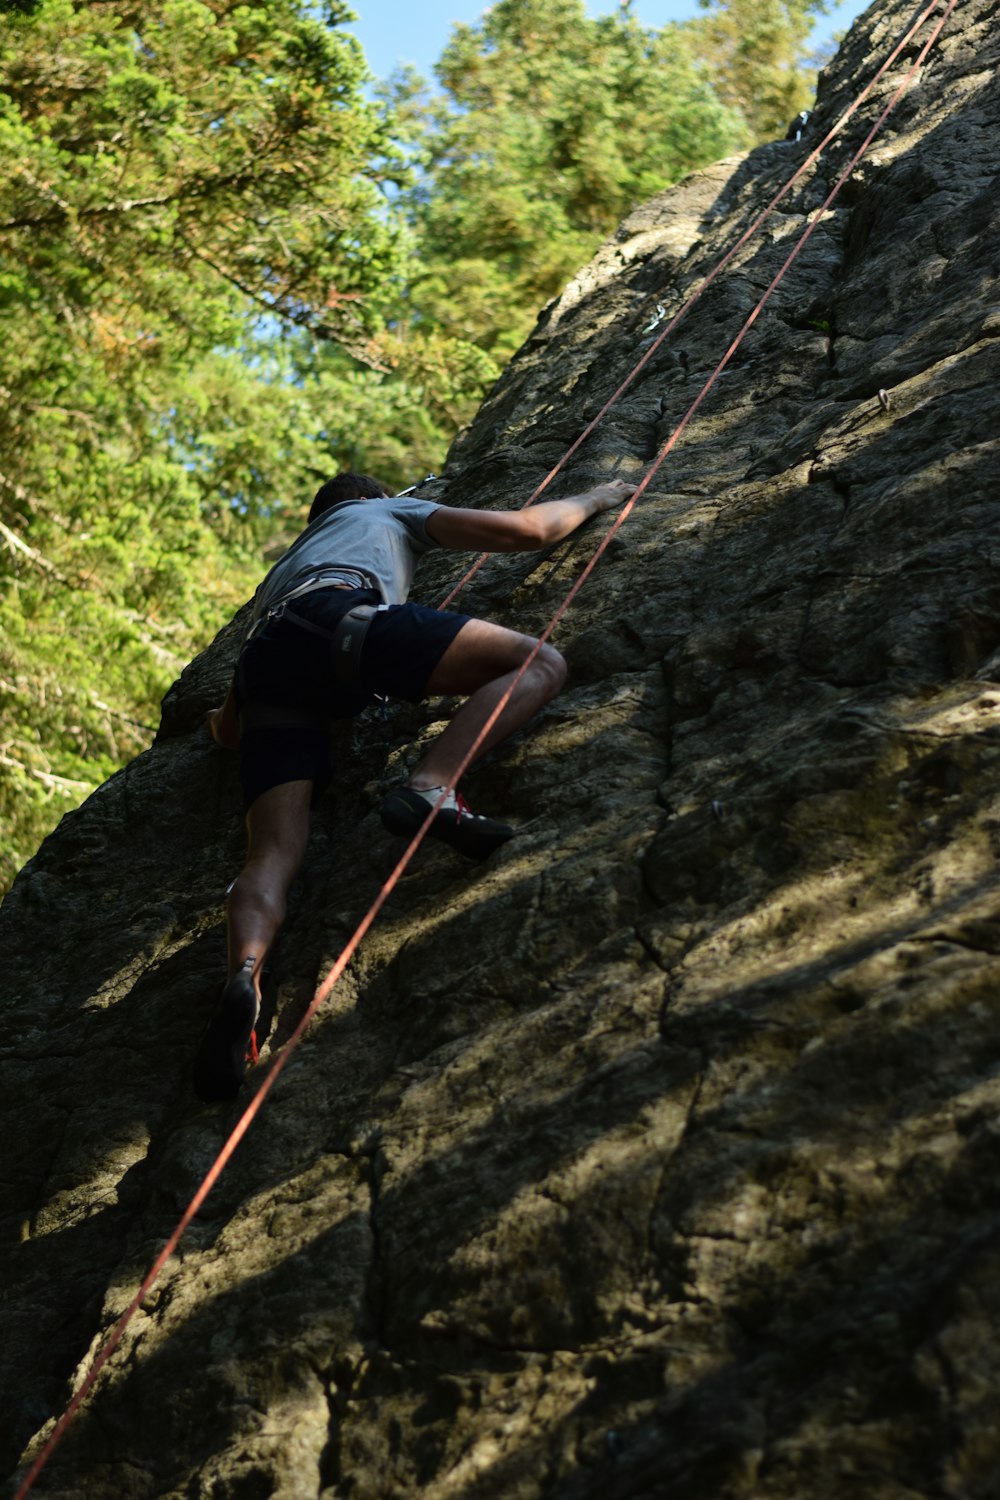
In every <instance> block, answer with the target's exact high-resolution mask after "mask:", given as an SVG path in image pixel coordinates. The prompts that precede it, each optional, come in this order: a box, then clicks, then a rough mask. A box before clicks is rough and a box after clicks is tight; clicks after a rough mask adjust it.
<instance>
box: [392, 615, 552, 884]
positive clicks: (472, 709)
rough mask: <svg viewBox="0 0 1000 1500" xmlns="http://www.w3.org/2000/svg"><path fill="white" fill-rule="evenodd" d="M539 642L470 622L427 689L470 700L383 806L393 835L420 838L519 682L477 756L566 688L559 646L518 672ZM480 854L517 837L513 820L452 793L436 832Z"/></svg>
mask: <svg viewBox="0 0 1000 1500" xmlns="http://www.w3.org/2000/svg"><path fill="white" fill-rule="evenodd" d="M535 646H536V642H535V641H534V640H533V639H532V638H531V636H526V635H520V634H519V633H518V632H517V631H514V630H506V629H505V628H504V627H503V626H501V625H492V624H489V623H487V622H486V621H484V620H472V619H470V620H467V621H466V622H465V623H464V625H463V626H462V628H461V630H460V631H459V633H458V634H457V635H456V636H455V638H454V640H453V641H452V642H451V644H450V645H449V646H448V648H447V650H446V651H445V652H444V654H443V655H442V656H441V658H440V660H439V662H438V663H437V666H436V667H435V668H434V671H433V672H432V673H431V675H430V677H429V679H428V681H427V685H426V692H427V694H428V695H429V696H431V695H436V694H450V693H466V694H469V697H468V698H467V700H466V702H465V703H464V704H463V705H462V707H461V708H460V709H459V710H458V712H457V713H456V714H455V716H454V718H453V719H452V720H451V722H450V723H449V724H448V726H447V728H446V729H445V730H444V731H443V732H442V734H441V735H440V736H439V737H438V739H437V740H436V741H435V742H434V744H433V745H432V746H431V748H430V750H429V751H428V753H427V754H426V755H425V756H424V758H423V760H422V761H421V762H420V764H419V765H418V766H417V767H416V769H415V770H414V771H413V773H412V775H411V776H410V778H409V781H408V783H407V785H406V786H403V787H399V788H397V790H396V791H395V792H393V793H391V794H390V796H389V797H388V798H387V799H386V801H385V803H384V804H383V807H382V820H383V822H384V823H385V825H386V827H387V828H389V829H390V831H391V832H393V833H399V834H403V835H404V836H405V835H409V836H411V837H412V835H413V834H414V833H415V832H416V831H417V829H418V828H419V827H420V826H421V824H422V823H423V822H424V820H425V818H426V817H427V813H428V811H429V809H430V808H431V807H432V806H433V805H434V804H435V802H436V801H437V800H438V798H439V797H440V794H441V791H442V789H443V788H444V787H446V786H452V787H454V784H455V781H456V779H457V777H458V773H459V767H460V766H461V765H462V763H463V761H464V760H465V758H466V756H468V755H469V752H470V751H471V750H472V748H473V746H474V745H475V744H476V740H477V738H478V737H479V735H480V734H481V733H482V730H483V727H484V725H485V724H486V723H487V722H488V720H489V718H490V716H491V714H492V713H493V712H494V710H495V708H496V707H497V705H498V703H499V702H500V700H501V699H502V698H503V697H504V695H505V694H506V693H507V691H508V690H509V689H510V688H511V687H513V692H512V693H511V696H510V698H509V700H508V702H507V703H506V704H505V705H504V708H503V710H502V712H501V713H500V715H499V717H498V718H497V720H496V723H494V724H493V725H492V726H491V727H490V729H489V731H488V732H487V734H486V735H485V737H484V738H483V741H482V743H481V744H480V745H478V746H476V749H475V753H474V754H473V757H472V759H473V760H478V758H479V757H480V755H482V754H483V753H484V751H486V750H488V749H490V747H491V746H493V745H496V744H499V743H500V742H501V741H502V740H505V739H506V738H507V736H508V735H510V734H513V733H514V731H515V730H516V729H519V728H520V727H521V726H522V725H523V724H525V723H526V722H527V721H528V720H529V719H530V718H531V717H532V715H534V714H536V713H537V712H538V710H539V709H540V708H543V707H544V705H545V704H546V703H548V702H549V700H550V699H551V698H554V697H555V695H556V693H558V691H559V689H560V688H561V687H562V684H563V682H564V680H565V677H566V663H565V662H564V660H563V658H562V656H561V655H560V654H559V652H558V651H556V650H555V649H554V648H553V647H551V646H549V645H543V646H542V647H541V648H540V649H539V651H538V654H537V655H536V656H535V658H534V660H533V661H531V662H530V665H529V666H528V667H527V669H526V670H525V672H524V673H523V675H522V676H521V677H520V678H518V673H519V672H520V670H521V668H522V667H523V666H524V664H525V662H527V661H528V660H529V658H530V657H531V654H532V651H533V650H534V648H535ZM428 833H429V834H430V836H431V837H433V838H440V839H443V840H445V841H446V842H447V843H449V844H451V845H452V846H453V847H454V848H456V849H458V850H459V851H460V852H461V853H463V854H466V855H468V856H469V857H470V858H472V859H485V858H487V856H488V855H490V854H491V853H492V852H493V850H494V849H496V848H498V847H499V845H500V844H502V843H505V842H506V840H507V839H509V838H510V837H511V836H512V835H513V829H512V828H510V827H508V825H507V824H506V823H500V822H497V821H496V820H495V819H492V818H486V817H482V816H478V815H476V814H475V813H473V812H472V811H471V810H470V809H469V808H468V807H467V806H466V804H465V802H464V801H463V799H462V798H461V796H460V795H458V794H457V793H455V792H454V791H453V792H452V793H451V794H450V795H449V796H448V797H447V798H446V800H445V801H444V802H443V803H442V805H441V807H440V808H439V809H438V812H437V814H436V816H435V818H434V821H433V823H432V824H431V826H430V827H429V829H428Z"/></svg>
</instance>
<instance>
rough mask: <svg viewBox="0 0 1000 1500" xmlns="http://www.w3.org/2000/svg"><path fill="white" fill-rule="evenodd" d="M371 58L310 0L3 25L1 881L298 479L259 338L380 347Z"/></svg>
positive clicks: (107, 0)
mask: <svg viewBox="0 0 1000 1500" xmlns="http://www.w3.org/2000/svg"><path fill="white" fill-rule="evenodd" d="M349 16H350V13H349V12H348V11H347V10H346V9H344V8H343V7H340V6H338V5H332V6H327V21H330V22H340V21H343V20H345V19H348V18H349ZM365 76H366V73H365V65H364V61H363V58H362V57H361V55H360V52H359V49H358V48H357V46H356V44H355V43H354V42H353V41H352V39H351V38H349V37H346V36H344V35H343V34H342V33H340V32H338V31H337V30H336V29H334V27H333V26H332V25H329V24H327V23H326V21H324V20H323V19H322V18H320V17H317V16H316V15H314V14H312V13H311V11H310V7H308V6H307V5H306V4H304V3H300V0H266V3H265V0H248V3H243V4H238V5H232V4H230V3H228V0H167V3H164V4H153V3H151V0H104V3H102V4H100V5H90V4H82V3H74V0H42V3H41V4H40V5H38V6H37V7H35V8H34V13H33V14H32V15H30V16H23V15H17V16H14V15H8V16H7V17H5V18H0V167H2V172H0V266H2V270H0V311H2V315H3V319H4V328H5V338H4V341H3V343H2V345H0V397H2V404H0V455H2V458H0V630H2V642H3V644H2V647H0V724H2V730H0V819H2V826H3V830H4V838H3V843H2V846H0V880H2V879H4V877H8V878H9V875H10V874H11V873H12V872H13V870H14V869H16V867H17V866H18V864H19V863H20V862H21V861H22V860H23V859H24V858H25V857H26V856H27V855H28V854H30V852H31V850H32V847H33V845H34V844H35V843H36V842H37V839H38V836H39V834H40V832H41V831H42V830H43V828H44V827H46V826H49V825H50V823H51V820H52V819H53V816H54V815H55V814H57V813H58V812H59V811H61V810H62V809H64V808H65V806H67V805H69V804H71V803H73V802H75V801H77V800H79V796H80V794H81V791H83V790H88V789H89V788H90V787H91V786H93V785H94V784H96V783H97V782H99V781H100V780H102V779H103V778H104V777H105V776H106V774H107V773H108V771H109V770H110V769H113V768H114V766H116V765H117V764H120V763H121V761H122V759H123V758H127V757H128V756H129V755H131V754H133V753H135V751H136V750H138V749H139V748H141V747H142V746H143V745H144V744H146V743H148V739H149V732H150V728H151V727H152V726H154V725H155V723H156V720H157V717H158V713H157V702H158V699H159V697H160V696H161V695H162V692H163V691H164V689H165V688H166V686H167V685H168V684H169V682H170V681H171V679H172V677H173V676H175V675H176V672H177V670H178V669H179V667H180V666H182V665H183V663H184V661H186V660H187V659H188V658H189V656H190V654H191V652H192V651H193V650H194V649H196V648H197V647H198V646H200V645H202V644H203V643H204V642H205V640H206V638H208V637H209V636H210V635H211V634H212V633H213V632H214V630H215V629H216V628H218V626H219V625H220V624H221V623H222V622H223V620H224V619H225V618H226V617H227V615H228V614H229V613H231V611H232V609H233V607H234V606H235V605H236V604H237V603H239V602H240V601H241V600H242V599H243V598H245V597H246V595H247V593H249V592H250V591H251V589H252V587H253V586H254V584H255V582H256V581H257V577H258V576H259V561H258V560H257V559H258V558H259V551H258V548H259V544H260V542H261V540H262V539H263V537H264V536H265V535H266V534H267V533H269V532H270V531H271V530H273V528H274V526H275V525H276V524H278V519H279V517H280V512H281V509H282V507H283V506H284V505H286V504H288V503H289V501H291V502H292V503H293V504H294V507H295V513H296V515H298V514H299V512H300V509H301V505H302V503H303V495H305V497H306V503H308V495H309V493H311V490H312V489H314V488H315V475H314V474H313V473H311V472H310V468H309V466H310V464H313V463H315V454H314V453H313V452H311V451H310V450H309V446H308V444H309V438H310V437H313V438H315V437H316V436H317V434H318V433H319V432H321V430H322V420H321V418H320V415H319V414H318V413H317V411H316V410H315V408H313V407H310V406H309V403H308V399H307V393H306V392H305V391H304V390H302V389H300V388H297V387H296V386H295V385H293V384H291V383H289V381H288V380H287V378H286V373H287V372H286V371H284V370H283V369H282V365H281V359H280V358H277V357H275V356H274V355H272V354H269V353H268V352H267V350H266V349H262V340H261V337H260V334H261V330H262V329H263V328H267V329H268V330H269V333H270V337H271V339H272V341H273V340H274V339H275V338H276V337H277V331H278V330H279V329H280V328H281V327H282V326H284V327H291V328H293V329H301V330H304V331H306V332H307V334H308V336H309V338H310V339H311V340H313V341H315V342H317V343H322V342H324V341H325V342H328V343H332V344H334V345H336V347H338V348H346V349H350V350H351V351H352V352H353V353H354V355H355V356H357V357H358V358H360V359H362V360H364V359H368V360H370V359H371V358H372V357H373V356H372V355H371V353H370V350H371V347H372V340H373V337H374V336H375V334H376V333H377V332H378V330H379V329H380V328H381V326H382V324H383V320H384V310H385V306H386V305H387V301H388V300H389V298H390V297H391V295H393V293H392V291H391V289H392V287H393V286H394V278H395V277H396V276H397V274H398V272H399V269H400V266H401V263H402V256H403V231H402V229H401V228H400V227H397V226H396V225H395V224H394V223H393V221H392V218H391V216H390V215H388V214H387V213H386V212H385V208H384V200H383V188H384V185H385V183H386V182H387V181H389V180H400V179H401V178H402V177H403V175H404V172H403V166H402V162H401V158H400V156H399V154H398V152H397V150H396V148H395V146H394V145H393V143H392V141H391V139H390V136H389V133H388V129H387V125H386V121H385V118H384V112H383V111H381V110H379V109H377V108H376V107H374V106H373V105H371V104H369V103H367V102H366V101H365V100H364V98H363V97H362V93H361V85H362V82H363V80H364V78H365ZM264 342H265V343H266V340H265V341H264ZM278 347H279V351H280V342H279V346H278ZM285 363H286V365H287V360H286V361H285Z"/></svg>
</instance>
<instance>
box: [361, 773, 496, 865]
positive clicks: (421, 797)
mask: <svg viewBox="0 0 1000 1500" xmlns="http://www.w3.org/2000/svg"><path fill="white" fill-rule="evenodd" d="M443 790H444V788H443V787H440V786H432V787H428V788H426V789H425V790H424V791H419V792H418V791H416V790H415V789H414V788H413V787H411V786H398V787H397V788H396V790H395V791H394V792H390V793H389V795H388V797H386V799H385V801H384V802H383V803H382V822H383V824H384V826H385V827H386V828H388V830H389V832H390V833H400V834H403V835H404V836H405V837H406V838H412V837H413V835H414V834H415V833H416V831H417V829H418V828H420V827H421V825H422V824H423V822H424V819H425V818H426V817H427V814H428V813H429V812H430V810H431V808H432V807H433V806H434V804H435V802H436V801H437V800H438V798H439V797H440V795H441V793H442V791H443ZM427 833H428V836H429V837H430V838H432V839H442V840H443V841H444V843H446V844H450V845H451V847H452V848H453V849H457V850H458V852H459V854H465V855H467V856H468V858H469V859H488V858H489V856H490V855H491V854H492V853H493V851H494V849H499V847H500V845H501V844H505V843H506V842H507V840H508V839H512V838H513V837H514V830H513V828H508V827H507V824H506V823H498V822H497V821H496V820H495V819H494V818H484V817H482V816H481V815H480V814H479V813H474V812H473V811H472V809H471V808H470V807H469V806H468V804H467V803H466V801H465V798H464V797H462V795H461V794H460V793H459V792H449V794H448V796H447V798H446V799H445V801H444V802H443V803H442V804H441V806H440V807H439V808H438V810H437V812H436V813H435V815H434V821H433V822H432V823H431V826H430V827H429V828H428V830H427Z"/></svg>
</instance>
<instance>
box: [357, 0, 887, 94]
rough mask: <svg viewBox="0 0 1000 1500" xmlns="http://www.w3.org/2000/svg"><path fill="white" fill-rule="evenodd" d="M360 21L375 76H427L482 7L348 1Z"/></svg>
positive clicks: (640, 1)
mask: <svg viewBox="0 0 1000 1500" xmlns="http://www.w3.org/2000/svg"><path fill="white" fill-rule="evenodd" d="M350 3H351V8H352V9H353V10H354V11H355V12H356V13H357V16H358V20H357V22H356V23H355V24H354V25H352V26H345V28H344V30H345V31H350V32H352V33H353V34H354V35H355V36H356V37H357V38H358V41H359V42H360V43H361V45H362V47H363V48H364V52H365V56H366V57H367V59H368V65H369V67H370V68H371V70H372V72H373V73H374V74H375V75H376V77H379V78H384V77H387V76H388V74H389V73H391V72H392V70H393V68H395V67H396V66H397V64H399V63H401V62H411V63H414V64H415V65H416V67H417V68H418V69H419V70H420V72H421V73H423V74H424V76H425V77H430V73H431V68H432V66H433V64H434V63H435V62H436V61H437V59H438V57H439V56H440V55H441V52H442V50H443V48H444V45H445V43H446V42H447V40H448V36H449V34H450V32H451V27H452V24H453V23H454V22H456V21H477V20H478V19H479V17H480V16H481V15H482V13H483V10H484V9H485V8H486V7H485V4H484V3H483V0H350ZM868 3H869V0H841V3H840V4H839V5H834V6H832V8H831V13H830V15H828V16H823V17H821V19H820V21H819V24H818V25H817V26H816V29H815V31H814V32H813V41H814V42H815V43H816V44H817V45H818V44H820V43H821V42H824V41H826V40H827V39H828V38H830V37H831V36H832V35H833V34H834V33H835V32H843V31H846V30H847V28H848V27H849V26H850V24H851V22H852V21H853V20H854V19H855V17H856V16H859V15H860V14H861V12H862V11H863V10H865V9H867V6H868ZM616 5H617V0H587V9H588V10H589V11H590V13H591V15H595V16H596V15H603V14H606V13H607V12H609V11H613V10H615V9H616ZM699 13H700V11H699V6H698V4H697V0H637V3H636V4H635V7H634V14H635V15H636V16H637V17H638V19H639V20H640V21H641V22H642V23H643V25H645V26H665V25H666V24H667V22H668V21H686V20H689V19H690V18H691V17H692V16H695V15H698V14H699Z"/></svg>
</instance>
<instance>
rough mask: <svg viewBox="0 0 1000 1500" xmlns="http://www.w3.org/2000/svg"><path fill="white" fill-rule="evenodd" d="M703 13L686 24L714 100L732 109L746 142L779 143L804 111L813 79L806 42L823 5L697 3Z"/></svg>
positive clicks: (804, 1)
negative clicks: (745, 130)
mask: <svg viewBox="0 0 1000 1500" xmlns="http://www.w3.org/2000/svg"><path fill="white" fill-rule="evenodd" d="M700 3H701V5H702V6H703V8H704V9H705V10H706V11H707V12H708V14H707V15H706V16H705V17H704V18H699V19H697V20H695V21H693V22H691V23H689V24H690V26H691V28H692V32H693V34H694V35H695V37H696V38H697V45H698V50H699V55H700V56H701V57H702V59H703V60H704V62H705V63H706V64H707V65H708V67H709V69H710V71H711V75H712V79H713V82H714V84H715V87H716V89H717V90H718V93H719V97H720V98H721V99H722V100H723V101H724V102H725V103H726V104H727V105H729V106H730V108H732V109H735V110H738V111H739V113H740V115H741V116H742V117H743V119H744V120H745V121H746V124H747V128H748V131H749V134H750V138H751V139H752V140H753V141H754V142H755V143H756V142H758V141H768V140H774V139H775V138H778V139H781V138H782V137H783V136H784V134H785V130H786V128H787V126H788V123H789V121H790V120H791V119H793V117H794V116H795V115H796V114H797V113H798V112H799V110H800V109H807V108H808V107H809V105H810V104H811V103H812V99H813V95H814V93H815V87H816V78H815V73H814V72H813V70H812V68H811V67H810V59H809V57H808V55H807V53H806V42H807V40H808V37H809V32H810V31H811V29H812V24H813V19H814V17H815V16H816V15H823V14H825V12H826V10H827V6H826V4H825V3H824V0H700Z"/></svg>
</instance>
